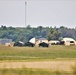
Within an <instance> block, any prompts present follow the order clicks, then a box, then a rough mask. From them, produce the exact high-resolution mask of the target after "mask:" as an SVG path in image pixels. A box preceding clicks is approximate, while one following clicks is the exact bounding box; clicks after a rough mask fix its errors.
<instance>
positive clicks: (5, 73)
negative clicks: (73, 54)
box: [0, 68, 76, 75]
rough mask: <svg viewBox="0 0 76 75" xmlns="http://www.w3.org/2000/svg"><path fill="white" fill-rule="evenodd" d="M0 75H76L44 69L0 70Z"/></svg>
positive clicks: (74, 74)
mask: <svg viewBox="0 0 76 75" xmlns="http://www.w3.org/2000/svg"><path fill="white" fill-rule="evenodd" d="M75 71H76V69H75ZM0 75H76V73H74V72H64V71H58V70H57V71H51V70H44V69H31V68H29V69H28V68H20V69H19V68H16V69H12V68H10V69H7V68H3V69H0Z"/></svg>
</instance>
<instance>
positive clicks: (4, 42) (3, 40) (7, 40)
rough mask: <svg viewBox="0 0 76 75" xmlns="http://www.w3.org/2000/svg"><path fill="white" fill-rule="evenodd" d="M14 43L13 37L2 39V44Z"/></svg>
mask: <svg viewBox="0 0 76 75" xmlns="http://www.w3.org/2000/svg"><path fill="white" fill-rule="evenodd" d="M6 43H12V39H0V44H6Z"/></svg>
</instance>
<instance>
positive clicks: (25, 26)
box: [25, 2, 27, 27]
mask: <svg viewBox="0 0 76 75" xmlns="http://www.w3.org/2000/svg"><path fill="white" fill-rule="evenodd" d="M26 6H27V2H25V27H26V24H27V23H26V15H27V12H26Z"/></svg>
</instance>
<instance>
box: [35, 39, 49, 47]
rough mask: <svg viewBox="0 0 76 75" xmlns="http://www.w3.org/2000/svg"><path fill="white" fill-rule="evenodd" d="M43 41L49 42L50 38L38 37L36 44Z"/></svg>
mask: <svg viewBox="0 0 76 75" xmlns="http://www.w3.org/2000/svg"><path fill="white" fill-rule="evenodd" d="M42 42H45V43H48V40H47V39H46V38H37V39H36V43H35V44H36V46H38V45H39V43H42Z"/></svg>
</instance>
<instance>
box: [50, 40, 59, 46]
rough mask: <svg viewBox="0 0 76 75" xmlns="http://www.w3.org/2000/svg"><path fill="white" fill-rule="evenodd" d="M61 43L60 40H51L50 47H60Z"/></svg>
mask: <svg viewBox="0 0 76 75" xmlns="http://www.w3.org/2000/svg"><path fill="white" fill-rule="evenodd" d="M59 43H60V42H59V41H58V40H50V41H49V44H50V45H58V44H59Z"/></svg>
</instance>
